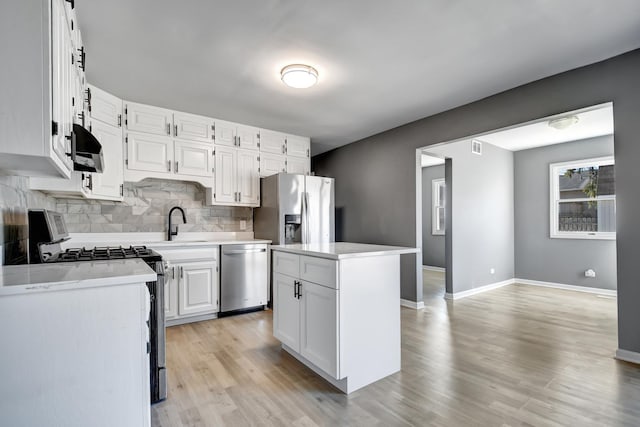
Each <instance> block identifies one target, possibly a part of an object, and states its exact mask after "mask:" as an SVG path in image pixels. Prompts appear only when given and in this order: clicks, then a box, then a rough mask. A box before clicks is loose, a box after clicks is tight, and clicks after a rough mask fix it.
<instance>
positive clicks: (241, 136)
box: [215, 120, 260, 150]
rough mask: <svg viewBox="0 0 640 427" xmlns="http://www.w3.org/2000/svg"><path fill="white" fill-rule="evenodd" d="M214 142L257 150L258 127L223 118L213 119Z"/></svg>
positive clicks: (258, 143) (258, 146) (258, 141)
mask: <svg viewBox="0 0 640 427" xmlns="http://www.w3.org/2000/svg"><path fill="white" fill-rule="evenodd" d="M215 144H216V145H219V146H226V147H236V148H244V149H247V150H258V149H259V148H260V129H258V128H256V127H253V126H245V125H241V124H238V123H233V122H227V121H224V120H216V121H215Z"/></svg>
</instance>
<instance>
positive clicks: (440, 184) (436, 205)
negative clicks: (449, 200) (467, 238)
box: [431, 178, 447, 236]
mask: <svg viewBox="0 0 640 427" xmlns="http://www.w3.org/2000/svg"><path fill="white" fill-rule="evenodd" d="M440 188H442V191H443V192H444V191H446V183H445V179H444V178H437V179H434V180H432V181H431V234H432V235H434V236H444V234H445V229H446V222H445V229H442V230H440V229H439V228H438V225H439V221H438V210H439V209H440V208H443V210H444V213H443V215H446V209H445V207H446V197H447V196H446V193H445V194H444V198H442V200H443V201H444V204H442V205H440V200H441V198H440V193H439V192H440Z"/></svg>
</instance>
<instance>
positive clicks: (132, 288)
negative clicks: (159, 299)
mask: <svg viewBox="0 0 640 427" xmlns="http://www.w3.org/2000/svg"><path fill="white" fill-rule="evenodd" d="M156 277H157V276H156V273H155V272H154V271H153V270H152V269H151V268H150V267H149V266H148V265H147V264H146V263H145V262H144V261H142V260H140V259H127V260H112V261H85V262H68V263H55V264H35V265H16V266H4V267H0V339H1V340H2V351H0V378H2V381H1V382H0V425H6V426H10V425H11V426H15V425H24V426H27V425H28V426H41V425H64V426H90V425H95V426H97V425H112V426H116V425H117V426H148V425H150V390H149V355H148V354H147V352H148V348H147V345H148V341H149V328H148V327H147V323H146V322H147V320H148V319H149V308H150V301H149V292H148V290H147V286H146V285H145V283H146V282H150V281H155V280H156Z"/></svg>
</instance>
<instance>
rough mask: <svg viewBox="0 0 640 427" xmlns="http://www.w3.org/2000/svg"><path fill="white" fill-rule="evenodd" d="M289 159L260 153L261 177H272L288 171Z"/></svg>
mask: <svg viewBox="0 0 640 427" xmlns="http://www.w3.org/2000/svg"><path fill="white" fill-rule="evenodd" d="M286 160H287V157H286V156H282V155H279V154H268V153H260V176H270V175H274V174H277V173H280V172H286V171H287V162H286Z"/></svg>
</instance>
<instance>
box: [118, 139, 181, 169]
mask: <svg viewBox="0 0 640 427" xmlns="http://www.w3.org/2000/svg"><path fill="white" fill-rule="evenodd" d="M126 142H127V161H128V169H131V170H138V171H149V172H164V173H167V174H169V173H171V172H172V171H173V141H172V140H171V138H169V137H164V136H154V135H145V134H140V133H133V132H129V133H127V137H126Z"/></svg>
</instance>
